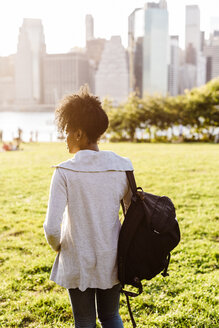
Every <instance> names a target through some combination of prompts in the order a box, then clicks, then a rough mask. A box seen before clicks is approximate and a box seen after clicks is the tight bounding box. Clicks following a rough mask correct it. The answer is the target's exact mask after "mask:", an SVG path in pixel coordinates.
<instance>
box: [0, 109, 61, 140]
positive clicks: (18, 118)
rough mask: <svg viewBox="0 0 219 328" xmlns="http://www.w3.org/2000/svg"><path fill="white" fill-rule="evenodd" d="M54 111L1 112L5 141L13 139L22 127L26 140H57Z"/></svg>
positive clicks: (1, 127)
mask: <svg viewBox="0 0 219 328" xmlns="http://www.w3.org/2000/svg"><path fill="white" fill-rule="evenodd" d="M54 118H55V115H54V112H0V130H1V131H3V141H12V140H13V138H16V137H17V136H18V128H20V129H22V131H23V133H22V139H23V140H24V141H30V138H32V140H33V141H37V140H38V141H57V136H58V133H57V128H56V126H55V123H54Z"/></svg>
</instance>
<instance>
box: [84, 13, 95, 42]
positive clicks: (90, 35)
mask: <svg viewBox="0 0 219 328" xmlns="http://www.w3.org/2000/svg"><path fill="white" fill-rule="evenodd" d="M85 25H86V42H87V41H90V40H93V39H94V19H93V16H92V15H86V18H85Z"/></svg>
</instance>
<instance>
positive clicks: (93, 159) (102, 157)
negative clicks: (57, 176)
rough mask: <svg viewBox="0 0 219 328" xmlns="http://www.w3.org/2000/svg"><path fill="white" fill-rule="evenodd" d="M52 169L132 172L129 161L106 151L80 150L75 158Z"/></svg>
mask: <svg viewBox="0 0 219 328" xmlns="http://www.w3.org/2000/svg"><path fill="white" fill-rule="evenodd" d="M53 167H58V168H63V169H67V170H72V171H79V172H101V171H133V166H132V163H131V161H130V160H129V159H128V158H126V157H121V156H119V155H117V154H115V153H114V152H112V151H107V150H99V151H95V150H89V149H85V150H80V151H78V152H77V153H76V154H75V156H74V157H73V158H71V159H69V160H67V161H65V162H62V163H60V164H58V165H54V166H53Z"/></svg>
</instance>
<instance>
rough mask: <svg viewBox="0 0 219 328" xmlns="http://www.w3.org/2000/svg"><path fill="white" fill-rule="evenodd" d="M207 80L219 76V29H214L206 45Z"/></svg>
mask: <svg viewBox="0 0 219 328" xmlns="http://www.w3.org/2000/svg"><path fill="white" fill-rule="evenodd" d="M204 52H205V56H206V60H207V65H206V67H207V70H206V81H209V80H211V79H213V78H216V77H219V31H214V33H213V34H212V35H211V36H210V39H209V40H208V42H207V44H206V46H205V51H204Z"/></svg>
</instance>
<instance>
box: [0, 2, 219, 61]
mask: <svg viewBox="0 0 219 328" xmlns="http://www.w3.org/2000/svg"><path fill="white" fill-rule="evenodd" d="M114 2H115V4H113V3H114ZM146 2H147V1H142V0H137V1H131V0H127V1H126V2H125V4H124V1H122V0H120V1H118V0H117V1H115V0H113V1H111V2H108V1H100V0H93V1H92V3H91V2H89V1H87V0H82V1H81V2H80V4H79V5H72V2H71V1H70V0H64V1H62V3H61V2H58V1H53V2H52V1H50V0H47V2H45V1H42V0H39V1H38V2H37V3H36V2H33V1H31V0H29V1H27V0H20V1H19V6H17V2H15V1H12V0H9V1H7V3H6V2H5V3H4V5H3V4H2V5H1V8H2V10H1V11H0V40H1V47H0V56H7V55H10V54H13V53H16V51H17V41H18V34H19V28H20V26H21V25H22V21H23V18H24V17H26V18H39V19H42V23H43V26H44V33H45V42H46V45H47V53H64V52H68V51H69V50H70V49H71V48H72V47H77V46H78V47H84V46H85V42H86V37H85V16H86V14H91V15H92V16H93V18H94V21H95V28H94V36H95V37H97V38H98V37H100V38H101V37H102V38H103V37H104V38H106V39H110V37H111V36H112V35H121V38H122V44H123V45H124V46H125V47H127V44H128V40H127V39H128V22H127V21H128V15H129V14H130V13H131V12H132V11H133V10H134V9H135V8H136V7H143V6H144V4H145V3H146ZM155 2H158V1H155ZM51 3H52V4H53V7H51ZM217 3H218V1H217V0H209V1H208V2H207V3H206V2H205V1H204V0H199V1H191V0H185V1H180V3H177V2H176V1H174V0H168V1H167V5H168V11H169V34H170V35H173V34H174V35H179V45H180V47H182V48H184V43H185V6H186V5H191V4H196V5H198V6H199V8H200V14H201V30H204V31H205V32H206V37H208V34H209V32H210V26H211V25H212V24H214V26H216V27H218V28H219V26H217V24H218V25H219V23H218V20H219V19H218V20H217V19H214V20H212V21H211V20H210V18H211V17H215V16H216V15H217V9H218V4H217ZM109 5H110V6H109ZM11 8H14V10H13V11H12V10H11ZM62 9H63V15H60V12H62ZM69 9H76V10H72V11H71V10H69ZM116 9H117V10H116ZM106 12H107V15H104V14H103V13H106ZM218 12H219V11H218ZM218 16H219V14H218ZM112 21H113V24H112V23H111V22H112ZM5 31H7V33H5ZM76 31H77V32H76ZM63 35H65V37H64V38H63Z"/></svg>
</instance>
